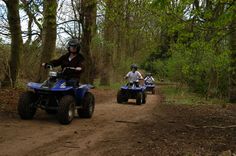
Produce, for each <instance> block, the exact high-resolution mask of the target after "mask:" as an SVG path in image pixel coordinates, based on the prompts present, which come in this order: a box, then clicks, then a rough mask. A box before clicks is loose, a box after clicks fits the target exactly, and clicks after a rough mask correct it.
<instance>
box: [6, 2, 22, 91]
mask: <svg viewBox="0 0 236 156" xmlns="http://www.w3.org/2000/svg"><path fill="white" fill-rule="evenodd" d="M5 3H6V6H7V9H8V14H7V18H8V21H9V26H10V33H11V56H10V61H9V66H10V72H9V74H8V75H6V77H5V80H6V85H7V86H9V85H10V84H11V86H12V87H15V84H16V80H17V76H18V72H19V67H20V60H21V58H20V57H21V54H22V48H23V41H22V36H21V25H20V15H19V1H18V0H8V1H5Z"/></svg>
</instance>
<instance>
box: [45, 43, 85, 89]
mask: <svg viewBox="0 0 236 156" xmlns="http://www.w3.org/2000/svg"><path fill="white" fill-rule="evenodd" d="M67 49H68V53H66V54H65V55H63V56H61V57H60V58H58V59H56V60H52V61H50V62H48V63H42V66H44V67H45V68H46V67H47V66H48V65H52V66H53V67H57V66H61V68H62V71H64V74H65V75H66V77H67V78H68V79H70V80H74V81H75V83H74V84H76V85H78V83H79V80H80V75H81V73H82V71H83V70H84V66H83V62H84V57H83V55H82V54H81V53H80V44H79V40H78V39H70V40H69V42H68V46H67Z"/></svg>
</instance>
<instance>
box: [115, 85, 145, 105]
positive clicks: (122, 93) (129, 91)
mask: <svg viewBox="0 0 236 156" xmlns="http://www.w3.org/2000/svg"><path fill="white" fill-rule="evenodd" d="M145 91H146V87H145V86H141V85H139V86H137V85H136V83H135V82H130V83H128V84H127V85H125V86H122V87H121V88H120V90H119V91H118V93H117V102H118V103H124V102H128V100H129V99H136V104H138V105H141V104H145V103H146V92H145Z"/></svg>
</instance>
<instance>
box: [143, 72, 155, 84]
mask: <svg viewBox="0 0 236 156" xmlns="http://www.w3.org/2000/svg"><path fill="white" fill-rule="evenodd" d="M144 81H145V84H153V83H154V82H155V79H154V78H153V77H152V74H151V73H147V76H146V77H145V78H144Z"/></svg>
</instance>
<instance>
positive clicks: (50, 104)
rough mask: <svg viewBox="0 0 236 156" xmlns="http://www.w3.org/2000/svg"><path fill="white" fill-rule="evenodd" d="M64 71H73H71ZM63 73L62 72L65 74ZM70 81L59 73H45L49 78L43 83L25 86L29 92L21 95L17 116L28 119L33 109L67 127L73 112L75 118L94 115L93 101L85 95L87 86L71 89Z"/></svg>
mask: <svg viewBox="0 0 236 156" xmlns="http://www.w3.org/2000/svg"><path fill="white" fill-rule="evenodd" d="M67 69H69V70H73V69H72V68H71V67H68V68H67ZM67 69H66V70H67ZM73 83H74V81H73V80H69V79H66V78H65V74H64V71H63V72H55V71H52V67H51V70H50V72H49V78H48V79H47V80H46V81H44V82H43V83H34V82H29V83H28V84H27V86H28V87H29V88H30V89H31V90H32V91H26V92H24V93H23V94H22V95H21V96H20V98H19V102H18V113H19V115H20V117H21V118H22V119H25V120H27V119H28V120H29V119H32V118H33V117H34V115H35V113H36V110H37V108H41V109H43V110H45V111H46V112H47V113H48V114H55V115H57V118H58V121H59V122H60V123H61V124H69V123H70V122H71V121H72V120H73V118H74V115H75V111H76V110H77V112H78V115H79V117H81V118H91V117H92V115H93V112H94V106H95V98H94V95H93V94H92V93H91V92H89V90H90V89H91V88H92V87H93V86H92V85H89V84H84V85H80V86H75V85H73Z"/></svg>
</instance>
